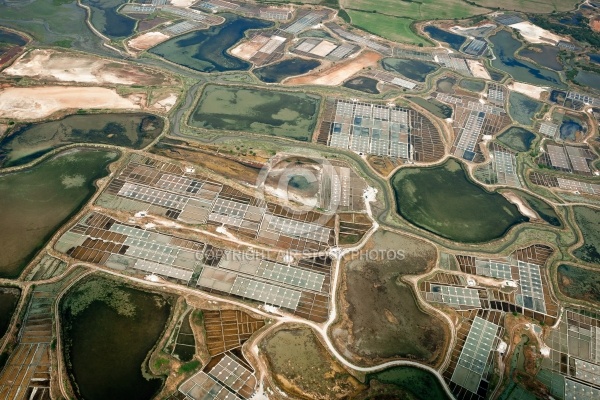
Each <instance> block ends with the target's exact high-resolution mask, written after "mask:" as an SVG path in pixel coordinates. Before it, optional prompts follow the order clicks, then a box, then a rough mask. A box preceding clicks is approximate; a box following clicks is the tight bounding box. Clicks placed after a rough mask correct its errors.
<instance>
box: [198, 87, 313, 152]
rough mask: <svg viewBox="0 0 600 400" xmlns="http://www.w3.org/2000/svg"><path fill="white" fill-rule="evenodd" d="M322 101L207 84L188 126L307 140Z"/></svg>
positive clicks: (307, 96)
mask: <svg viewBox="0 0 600 400" xmlns="http://www.w3.org/2000/svg"><path fill="white" fill-rule="evenodd" d="M320 103H321V98H320V97H318V96H314V95H308V94H304V93H298V92H283V91H278V90H265V89H254V88H248V87H241V86H218V85H207V86H206V88H205V89H204V91H203V93H202V97H201V98H200V100H199V102H198V104H197V106H196V108H195V109H194V112H193V113H192V115H191V118H190V125H192V126H195V127H199V128H204V129H217V130H228V131H246V132H251V133H260V134H265V135H273V136H279V137H284V138H288V139H295V140H300V141H305V142H307V141H310V140H311V138H312V133H313V130H314V129H315V124H316V122H317V116H318V111H319V106H320Z"/></svg>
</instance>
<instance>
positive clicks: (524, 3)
mask: <svg viewBox="0 0 600 400" xmlns="http://www.w3.org/2000/svg"><path fill="white" fill-rule="evenodd" d="M470 2H471V3H473V4H477V5H479V6H482V7H488V8H491V9H494V10H497V9H503V10H510V11H514V10H516V11H520V12H533V13H551V12H552V11H568V10H572V9H574V8H575V6H576V5H577V4H578V3H580V2H581V1H580V0H543V1H540V0H504V1H497V0H471V1H470Z"/></svg>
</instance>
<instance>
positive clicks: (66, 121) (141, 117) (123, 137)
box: [0, 113, 165, 167]
mask: <svg viewBox="0 0 600 400" xmlns="http://www.w3.org/2000/svg"><path fill="white" fill-rule="evenodd" d="M164 125H165V123H164V120H163V119H162V118H160V117H157V116H155V115H152V114H145V113H135V114H88V115H70V116H67V117H65V118H62V119H60V120H57V121H50V122H42V123H34V124H20V125H17V126H15V127H14V129H13V130H12V132H11V133H10V135H9V136H8V137H5V138H3V139H2V140H0V165H1V166H3V167H10V166H14V165H21V164H26V163H28V162H30V161H32V160H34V159H36V158H38V157H40V156H42V155H44V154H46V153H48V152H49V151H51V150H53V149H56V148H59V147H62V146H65V145H68V144H71V143H100V144H111V145H115V146H123V147H130V148H134V149H140V148H143V147H145V146H147V145H148V144H150V143H151V142H152V141H153V140H154V139H156V138H157V137H158V135H160V133H161V132H162V130H163V128H164Z"/></svg>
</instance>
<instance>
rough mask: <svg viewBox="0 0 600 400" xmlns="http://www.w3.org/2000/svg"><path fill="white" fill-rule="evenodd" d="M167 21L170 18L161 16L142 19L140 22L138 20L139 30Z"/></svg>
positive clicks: (145, 29)
mask: <svg viewBox="0 0 600 400" xmlns="http://www.w3.org/2000/svg"><path fill="white" fill-rule="evenodd" d="M167 21H168V19H165V18H159V17H156V18H153V19H147V20H144V19H142V20H141V21H140V22H138V32H143V31H147V30H149V29H152V28H154V27H155V26H158V25H160V24H162V23H163V22H167Z"/></svg>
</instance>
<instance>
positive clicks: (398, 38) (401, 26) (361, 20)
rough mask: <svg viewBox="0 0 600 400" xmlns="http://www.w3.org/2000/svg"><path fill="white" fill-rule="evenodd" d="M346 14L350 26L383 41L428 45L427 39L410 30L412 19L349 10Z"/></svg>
mask: <svg viewBox="0 0 600 400" xmlns="http://www.w3.org/2000/svg"><path fill="white" fill-rule="evenodd" d="M346 12H347V13H348V15H349V16H350V19H351V21H352V25H354V26H356V27H358V28H361V29H362V30H364V31H367V32H370V33H372V34H374V35H377V36H381V37H382V38H384V39H388V40H391V41H394V42H400V43H407V44H412V45H417V46H429V45H430V43H429V42H428V41H427V39H425V38H423V37H421V36H420V35H417V34H416V33H415V31H414V30H413V28H412V24H414V23H415V21H414V20H412V19H409V18H401V17H396V16H392V15H386V14H380V13H373V12H363V11H356V10H349V9H348V10H346Z"/></svg>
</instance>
